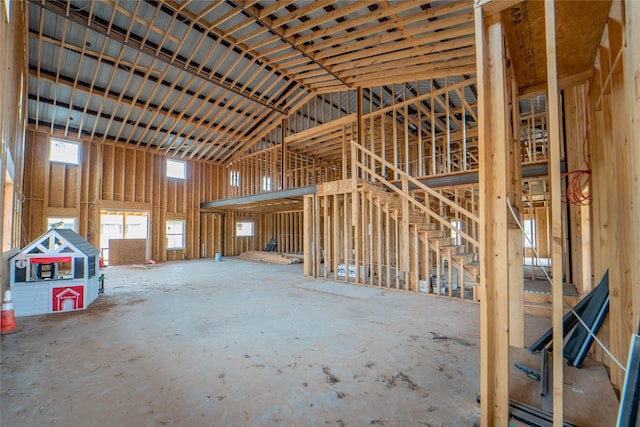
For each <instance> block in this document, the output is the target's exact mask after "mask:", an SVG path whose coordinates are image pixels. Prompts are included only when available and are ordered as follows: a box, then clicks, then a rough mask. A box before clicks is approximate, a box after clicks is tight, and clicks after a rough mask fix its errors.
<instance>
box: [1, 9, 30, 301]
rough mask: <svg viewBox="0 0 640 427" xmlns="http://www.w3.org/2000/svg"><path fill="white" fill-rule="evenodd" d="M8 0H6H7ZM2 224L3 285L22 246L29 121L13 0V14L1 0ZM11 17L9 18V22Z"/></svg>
mask: <svg viewBox="0 0 640 427" xmlns="http://www.w3.org/2000/svg"><path fill="white" fill-rule="evenodd" d="M5 1H7V0H5ZM0 9H1V10H0V58H2V65H1V66H0V94H1V95H0V139H1V141H2V147H1V149H0V150H1V151H0V224H2V226H1V229H2V233H1V234H2V236H1V237H0V239H1V240H2V249H0V253H1V254H2V265H1V266H0V283H1V284H2V289H3V290H4V286H5V285H6V284H7V283H8V281H9V277H8V275H5V274H4V272H5V271H8V270H7V269H6V268H5V267H6V266H5V263H6V261H7V260H8V258H9V257H10V256H11V255H12V254H13V253H14V252H15V250H17V249H19V248H20V212H21V209H22V205H21V197H20V195H21V194H22V176H23V172H24V167H23V162H24V129H25V125H26V114H25V113H26V111H25V110H26V85H27V75H26V72H27V54H26V52H27V38H26V32H25V28H26V21H27V17H26V5H25V3H23V2H13V1H12V2H11V10H10V16H9V17H8V16H7V14H6V10H5V4H4V3H1V2H0ZM7 21H8V22H7Z"/></svg>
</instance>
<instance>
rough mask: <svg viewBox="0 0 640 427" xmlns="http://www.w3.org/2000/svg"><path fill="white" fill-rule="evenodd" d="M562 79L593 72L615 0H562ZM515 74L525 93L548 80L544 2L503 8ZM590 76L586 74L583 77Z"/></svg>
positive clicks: (559, 33)
mask: <svg viewBox="0 0 640 427" xmlns="http://www.w3.org/2000/svg"><path fill="white" fill-rule="evenodd" d="M555 5H556V18H557V19H556V27H555V28H556V30H555V34H556V40H557V52H558V55H557V57H558V79H564V78H568V77H571V76H576V75H581V74H582V73H584V72H589V71H590V70H591V69H592V67H593V63H594V60H595V57H596V53H597V49H598V44H599V43H600V38H601V36H602V30H603V28H604V25H605V23H606V21H607V15H608V14H609V9H610V8H611V1H609V0H607V1H558V2H555ZM502 19H503V22H504V27H505V34H506V36H507V40H508V44H509V49H510V51H511V60H512V62H513V68H514V72H515V73H514V74H515V76H516V78H517V81H518V88H519V89H520V92H521V93H525V92H527V91H528V90H531V89H533V88H535V87H537V86H539V85H542V84H544V83H545V82H546V81H547V70H546V54H545V35H544V31H541V29H542V28H544V2H542V1H524V2H522V3H519V4H517V5H515V6H513V7H511V8H509V9H506V10H504V11H503V12H502ZM582 80H583V81H584V80H586V77H584V78H583V79H582Z"/></svg>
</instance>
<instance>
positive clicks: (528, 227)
mask: <svg viewBox="0 0 640 427" xmlns="http://www.w3.org/2000/svg"><path fill="white" fill-rule="evenodd" d="M522 245H523V246H524V247H525V248H535V246H536V221H535V220H533V219H525V220H524V236H523V242H522Z"/></svg>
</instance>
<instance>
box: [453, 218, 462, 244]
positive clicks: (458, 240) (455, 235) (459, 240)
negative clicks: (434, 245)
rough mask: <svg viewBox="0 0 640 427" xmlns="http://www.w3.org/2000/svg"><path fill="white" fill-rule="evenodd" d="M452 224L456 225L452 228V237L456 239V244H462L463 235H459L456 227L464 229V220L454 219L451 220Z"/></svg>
mask: <svg viewBox="0 0 640 427" xmlns="http://www.w3.org/2000/svg"><path fill="white" fill-rule="evenodd" d="M451 225H452V226H454V227H455V228H454V229H452V230H451V238H452V239H453V240H454V244H455V245H461V244H462V237H461V236H460V235H458V233H457V232H456V230H455V229H458V230H460V231H462V221H460V220H458V219H454V220H452V221H451Z"/></svg>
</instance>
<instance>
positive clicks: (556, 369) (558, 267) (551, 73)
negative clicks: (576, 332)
mask: <svg viewBox="0 0 640 427" xmlns="http://www.w3.org/2000/svg"><path fill="white" fill-rule="evenodd" d="M544 12H545V19H544V24H545V40H546V53H547V85H548V88H547V105H548V117H549V128H548V129H547V131H548V135H549V187H550V199H551V266H552V273H553V283H552V286H551V299H552V325H553V349H554V351H553V425H554V427H562V426H563V396H562V392H563V385H562V374H563V372H562V369H563V366H564V363H563V360H562V348H563V338H564V334H563V327H562V317H563V315H564V313H563V311H562V194H561V189H560V180H561V179H562V178H561V174H560V156H561V153H560V144H561V140H560V92H559V89H558V68H557V58H556V32H555V30H556V18H555V2H553V1H550V0H546V1H545V2H544Z"/></svg>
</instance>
